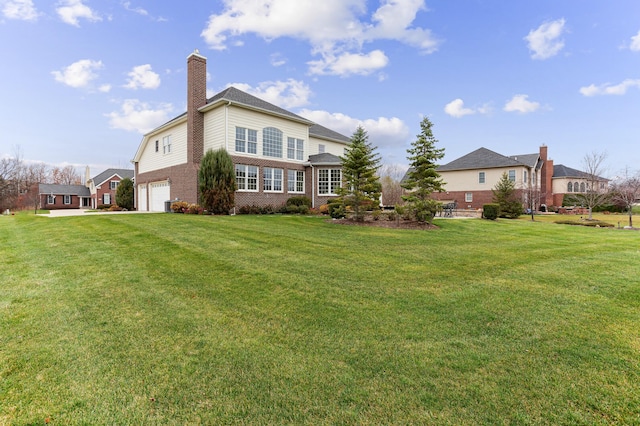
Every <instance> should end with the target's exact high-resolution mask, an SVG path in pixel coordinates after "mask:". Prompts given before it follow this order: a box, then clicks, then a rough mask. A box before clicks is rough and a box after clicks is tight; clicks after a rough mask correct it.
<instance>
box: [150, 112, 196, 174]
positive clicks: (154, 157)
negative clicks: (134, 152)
mask: <svg viewBox="0 0 640 426" xmlns="http://www.w3.org/2000/svg"><path fill="white" fill-rule="evenodd" d="M169 135H170V136H171V153H169V154H164V153H163V150H162V138H163V137H165V136H169ZM147 138H148V140H147V141H146V145H145V147H144V151H143V152H142V154H141V156H140V161H139V162H138V167H139V170H138V173H147V172H150V171H153V170H159V169H164V168H166V167H171V166H176V165H178V164H184V163H186V162H187V123H186V122H184V123H181V124H178V125H176V126H173V127H171V128H169V129H166V130H164V131H162V132H160V133H157V134H154V135H153V136H148V137H147ZM156 141H158V145H159V149H158V152H156Z"/></svg>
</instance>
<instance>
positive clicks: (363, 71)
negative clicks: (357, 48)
mask: <svg viewBox="0 0 640 426" xmlns="http://www.w3.org/2000/svg"><path fill="white" fill-rule="evenodd" d="M388 63H389V58H387V55H385V54H384V52H382V51H381V50H374V51H372V52H370V53H368V54H362V53H343V54H341V55H339V56H334V55H332V54H329V55H324V57H323V59H322V60H319V61H310V62H308V64H309V71H310V72H311V74H318V75H339V76H343V77H346V76H349V75H352V74H358V75H369V74H371V73H372V72H374V71H377V70H380V69H382V68H384V67H386V66H387V64H388Z"/></svg>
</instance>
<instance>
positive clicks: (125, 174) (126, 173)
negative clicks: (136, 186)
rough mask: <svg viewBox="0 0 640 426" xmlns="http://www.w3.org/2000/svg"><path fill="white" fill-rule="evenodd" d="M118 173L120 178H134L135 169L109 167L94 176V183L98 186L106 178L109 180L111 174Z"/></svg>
mask: <svg viewBox="0 0 640 426" xmlns="http://www.w3.org/2000/svg"><path fill="white" fill-rule="evenodd" d="M113 175H118V176H120V179H124V178H129V179H133V170H130V169H107V170H105V171H104V172H102V173H100V174H98V175H96V176H95V177H94V178H93V183H94V185H96V186H99V185H101V184H103V183H104V182H105V181H106V180H108V179H109V178H110V177H111V176H113Z"/></svg>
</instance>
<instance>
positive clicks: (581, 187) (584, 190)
mask: <svg viewBox="0 0 640 426" xmlns="http://www.w3.org/2000/svg"><path fill="white" fill-rule="evenodd" d="M580 192H587V185H586V184H585V183H584V182H582V183H580Z"/></svg>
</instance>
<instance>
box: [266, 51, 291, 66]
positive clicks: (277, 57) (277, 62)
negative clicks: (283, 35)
mask: <svg viewBox="0 0 640 426" xmlns="http://www.w3.org/2000/svg"><path fill="white" fill-rule="evenodd" d="M269 60H270V62H271V65H272V66H274V67H281V66H283V65H284V64H286V63H287V59H286V58H285V57H284V56H283V55H282V53H273V54H271V56H270V57H269Z"/></svg>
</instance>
